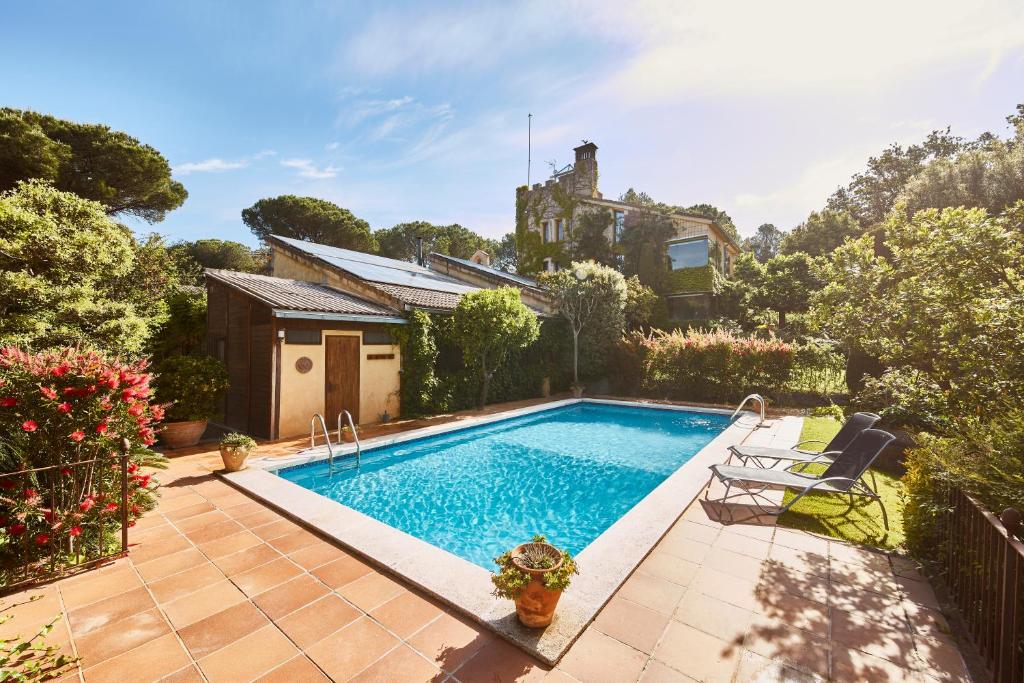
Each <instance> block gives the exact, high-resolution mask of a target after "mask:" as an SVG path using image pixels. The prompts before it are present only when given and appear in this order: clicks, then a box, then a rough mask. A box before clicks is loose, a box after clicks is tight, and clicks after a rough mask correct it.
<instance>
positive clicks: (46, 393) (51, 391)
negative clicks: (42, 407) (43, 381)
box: [39, 387, 57, 400]
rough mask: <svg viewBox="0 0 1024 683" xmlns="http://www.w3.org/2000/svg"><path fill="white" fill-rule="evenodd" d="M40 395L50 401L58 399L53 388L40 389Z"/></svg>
mask: <svg viewBox="0 0 1024 683" xmlns="http://www.w3.org/2000/svg"><path fill="white" fill-rule="evenodd" d="M39 393H40V394H42V395H43V396H45V397H46V398H48V399H50V400H53V399H55V398H57V390H56V389H54V388H53V387H39Z"/></svg>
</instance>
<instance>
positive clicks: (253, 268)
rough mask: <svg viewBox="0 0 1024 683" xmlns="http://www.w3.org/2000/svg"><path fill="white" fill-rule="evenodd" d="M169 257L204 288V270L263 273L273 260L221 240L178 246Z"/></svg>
mask: <svg viewBox="0 0 1024 683" xmlns="http://www.w3.org/2000/svg"><path fill="white" fill-rule="evenodd" d="M170 253H171V256H172V257H173V258H174V259H175V261H176V262H177V263H178V268H179V270H181V271H182V272H183V274H185V275H186V276H187V279H188V281H189V283H190V284H194V285H201V284H202V282H203V269H204V268H219V269H222V270H236V271H239V272H242V273H263V272H266V270H267V267H268V265H269V259H270V254H269V253H267V250H266V249H252V248H250V247H248V246H247V245H245V244H242V243H241V242H232V241H231V240H219V239H203V240H196V241H195V242H188V241H182V242H176V243H174V244H173V245H171V246H170Z"/></svg>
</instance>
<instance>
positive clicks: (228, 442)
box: [220, 432, 256, 450]
mask: <svg viewBox="0 0 1024 683" xmlns="http://www.w3.org/2000/svg"><path fill="white" fill-rule="evenodd" d="M220 445H221V446H227V447H230V448H244V449H247V450H252V449H253V448H256V439H254V438H252V437H251V436H248V435H247V434H239V433H238V432H231V433H230V434H225V435H224V436H223V437H222V438H221V440H220Z"/></svg>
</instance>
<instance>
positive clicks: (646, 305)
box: [622, 275, 660, 330]
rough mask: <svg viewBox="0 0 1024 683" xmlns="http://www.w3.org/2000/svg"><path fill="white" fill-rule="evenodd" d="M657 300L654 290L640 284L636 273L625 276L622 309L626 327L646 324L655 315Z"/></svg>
mask: <svg viewBox="0 0 1024 683" xmlns="http://www.w3.org/2000/svg"><path fill="white" fill-rule="evenodd" d="M659 301H660V299H659V298H658V295H657V294H656V293H655V292H654V290H653V289H651V288H650V287H648V286H646V285H644V284H642V283H641V282H640V278H638V277H637V276H636V275H633V276H631V277H628V278H626V304H625V307H624V308H623V309H622V314H623V316H624V317H625V319H626V329H627V330H636V329H640V328H642V327H645V326H647V325H648V324H649V323H650V322H651V320H652V319H653V318H654V316H655V313H656V311H657V308H658V303H659Z"/></svg>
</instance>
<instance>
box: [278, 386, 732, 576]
mask: <svg viewBox="0 0 1024 683" xmlns="http://www.w3.org/2000/svg"><path fill="white" fill-rule="evenodd" d="M728 425H729V418H728V416H727V415H723V414H718V413H713V412H690V411H683V410H663V409H655V408H643V407H637V406H623V405H608V404H600V403H590V402H583V403H573V404H570V405H565V406H562V407H558V408H553V409H549V410H543V411H540V412H534V413H532V414H527V415H521V416H517V417H512V418H510V419H505V420H501V421H498V422H492V423H490V424H483V425H479V426H475V427H470V428H467V429H461V430H458V431H452V432H448V433H443V434H438V435H434V436H428V437H424V438H420V439H416V440H413V441H406V442H403V443H397V444H392V445H389V446H386V447H382V448H374V449H366V450H364V451H363V455H362V464H361V466H360V467H359V468H355V467H354V466H353V464H352V459H351V458H345V459H338V460H336V461H335V472H334V473H333V474H330V473H329V471H328V465H327V463H326V461H323V460H321V461H317V462H312V463H308V464H303V465H298V466H293V467H286V468H284V469H280V470H278V471H277V475H278V476H280V477H282V478H284V479H286V480H287V481H290V482H292V483H294V484H297V485H299V486H301V487H303V488H305V489H308V490H310V491H313V492H315V493H318V494H320V495H322V496H324V497H326V498H329V499H331V500H333V501H336V502H338V503H341V504H342V505H345V506H347V507H349V508H352V509H354V510H357V511H359V512H361V513H363V514H365V515H368V516H370V517H372V518H374V519H377V520H379V521H380V522H383V523H384V524H387V525H388V526H391V527H393V528H395V529H399V530H401V531H403V532H405V533H407V534H410V535H411V536H414V537H416V538H419V539H421V540H423V541H426V542H427V543H430V544H432V545H434V546H436V547H438V548H441V549H443V550H446V551H448V552H450V553H452V554H454V555H456V556H458V557H461V558H463V559H465V560H468V561H470V562H472V563H473V564H475V565H477V566H480V567H483V568H486V569H490V568H492V566H493V563H492V559H493V558H494V557H495V556H496V555H498V554H500V553H501V552H503V551H504V550H507V549H509V548H511V547H513V546H515V545H516V544H518V543H521V542H523V541H525V540H528V539H529V538H530V537H532V536H533V535H534V534H537V533H542V534H545V535H546V536H547V537H548V539H549V540H550V541H551V542H552V543H555V544H556V545H558V546H560V547H563V548H566V549H567V550H569V551H570V552H572V553H574V554H578V553H580V552H581V551H583V550H584V548H586V547H587V546H588V545H590V543H591V542H593V541H594V539H596V538H597V537H598V536H600V535H601V534H602V533H604V532H605V531H606V530H607V529H608V528H609V527H610V526H611V525H612V524H614V523H615V522H616V521H617V520H618V519H620V518H621V517H622V516H623V515H625V514H626V513H627V512H628V511H629V510H630V509H631V508H633V507H634V506H635V505H636V504H637V503H638V502H639V501H640V500H642V499H643V498H644V497H645V496H646V495H647V494H648V493H650V492H651V491H652V490H653V489H655V488H656V487H657V486H658V485H659V484H661V483H662V482H663V481H664V480H665V479H666V478H668V477H669V476H670V475H671V474H672V473H673V472H675V471H676V470H678V469H679V468H680V467H681V466H682V465H684V464H685V463H687V462H688V461H689V460H690V459H691V458H693V456H694V455H695V454H696V453H698V452H699V451H700V450H701V449H702V448H704V447H705V446H706V445H707V444H708V443H709V442H711V441H712V439H714V438H715V437H716V436H718V435H719V434H720V433H721V432H722V431H723V430H724V429H725V428H726V427H727V426H728Z"/></svg>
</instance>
